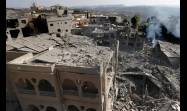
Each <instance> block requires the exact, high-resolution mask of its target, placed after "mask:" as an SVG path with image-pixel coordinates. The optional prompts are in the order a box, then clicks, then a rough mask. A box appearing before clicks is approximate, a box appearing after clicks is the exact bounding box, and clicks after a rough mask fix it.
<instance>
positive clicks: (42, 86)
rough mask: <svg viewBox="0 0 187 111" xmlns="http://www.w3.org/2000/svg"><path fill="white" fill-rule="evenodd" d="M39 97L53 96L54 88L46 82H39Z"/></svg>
mask: <svg viewBox="0 0 187 111" xmlns="http://www.w3.org/2000/svg"><path fill="white" fill-rule="evenodd" d="M38 88H39V91H40V95H44V96H55V92H54V87H53V86H52V85H51V83H50V82H48V81H47V80H44V79H43V80H40V81H39V85H38Z"/></svg>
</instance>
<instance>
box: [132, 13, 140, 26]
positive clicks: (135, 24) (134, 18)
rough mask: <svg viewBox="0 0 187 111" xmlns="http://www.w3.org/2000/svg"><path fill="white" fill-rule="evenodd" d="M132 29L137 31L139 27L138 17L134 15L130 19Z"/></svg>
mask: <svg viewBox="0 0 187 111" xmlns="http://www.w3.org/2000/svg"><path fill="white" fill-rule="evenodd" d="M131 23H132V27H133V28H134V29H138V26H139V25H140V16H138V15H135V16H134V17H132V18H131Z"/></svg>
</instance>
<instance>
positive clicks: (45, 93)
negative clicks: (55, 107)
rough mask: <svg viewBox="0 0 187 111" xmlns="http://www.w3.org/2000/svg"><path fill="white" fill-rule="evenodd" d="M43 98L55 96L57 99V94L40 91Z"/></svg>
mask: <svg viewBox="0 0 187 111" xmlns="http://www.w3.org/2000/svg"><path fill="white" fill-rule="evenodd" d="M40 95H41V96H53V97H55V96H56V95H55V92H50V91H40Z"/></svg>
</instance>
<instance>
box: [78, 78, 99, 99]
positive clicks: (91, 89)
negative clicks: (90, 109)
mask: <svg viewBox="0 0 187 111" xmlns="http://www.w3.org/2000/svg"><path fill="white" fill-rule="evenodd" d="M81 88H82V92H83V96H86V97H95V96H96V94H98V89H97V88H96V87H95V85H94V84H93V83H92V82H88V81H85V82H84V83H83V84H82V87H81Z"/></svg>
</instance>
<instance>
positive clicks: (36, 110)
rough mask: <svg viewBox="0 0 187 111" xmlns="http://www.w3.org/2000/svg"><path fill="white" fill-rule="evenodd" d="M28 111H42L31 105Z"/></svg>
mask: <svg viewBox="0 0 187 111" xmlns="http://www.w3.org/2000/svg"><path fill="white" fill-rule="evenodd" d="M27 111H40V110H39V108H37V107H36V106H35V105H29V106H28V107H27Z"/></svg>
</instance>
